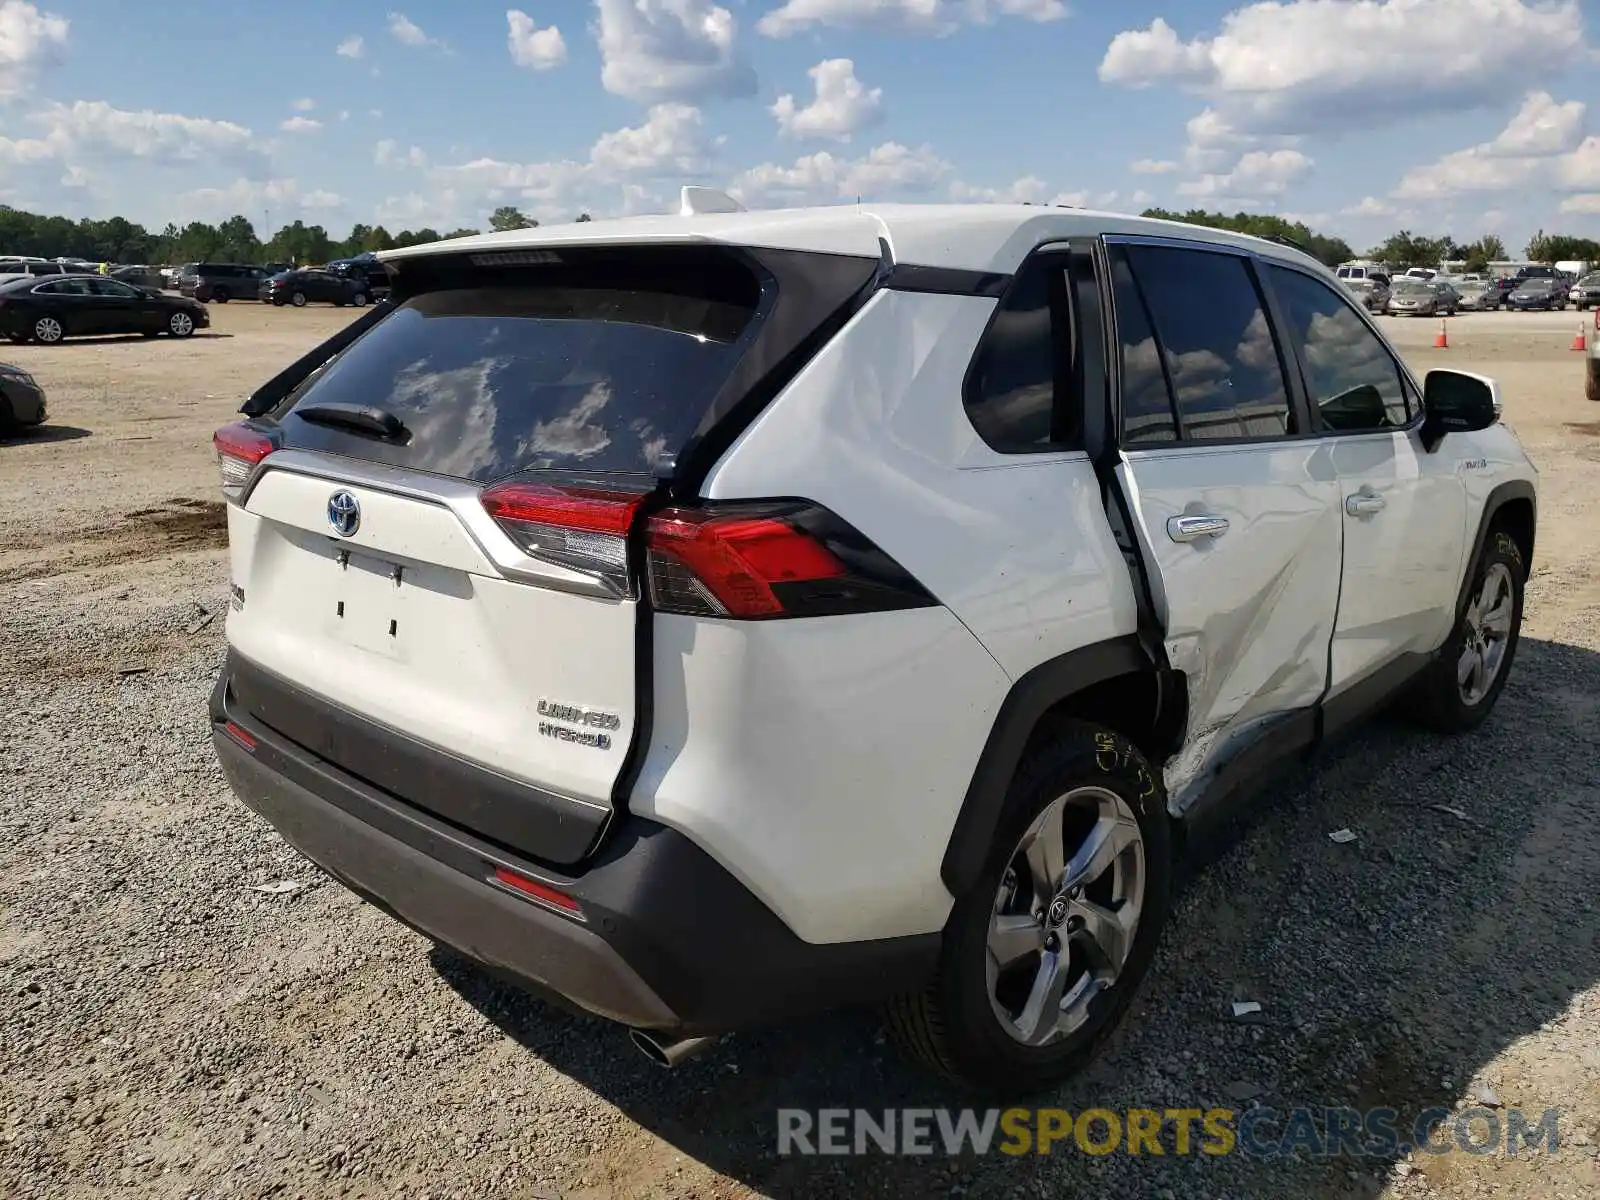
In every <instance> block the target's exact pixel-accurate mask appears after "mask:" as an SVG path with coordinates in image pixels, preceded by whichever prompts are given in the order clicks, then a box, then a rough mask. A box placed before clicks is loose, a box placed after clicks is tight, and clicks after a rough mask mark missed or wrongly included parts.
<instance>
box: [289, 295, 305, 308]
mask: <svg viewBox="0 0 1600 1200" xmlns="http://www.w3.org/2000/svg"><path fill="white" fill-rule="evenodd" d="M289 303H290V304H292V305H294V306H295V307H296V308H304V307H305V306H306V294H305V293H304V292H296V293H295V294H294V295H292V296H290V297H289Z"/></svg>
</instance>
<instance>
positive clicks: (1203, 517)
mask: <svg viewBox="0 0 1600 1200" xmlns="http://www.w3.org/2000/svg"><path fill="white" fill-rule="evenodd" d="M1227 532H1228V518H1227V517H1215V516H1212V515H1211V514H1210V513H1205V514H1200V515H1196V516H1186V517H1168V518H1167V536H1168V537H1169V538H1171V539H1172V540H1173V541H1175V542H1197V541H1199V540H1200V539H1201V538H1207V537H1221V536H1222V535H1223V534H1225V533H1227Z"/></svg>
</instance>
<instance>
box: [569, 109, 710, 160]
mask: <svg viewBox="0 0 1600 1200" xmlns="http://www.w3.org/2000/svg"><path fill="white" fill-rule="evenodd" d="M709 156H710V147H709V146H708V144H707V142H706V137H705V132H704V129H703V128H702V124H701V118H700V110H699V109H698V108H695V107H693V106H692V105H688V104H657V105H656V106H655V107H653V108H652V109H651V110H650V112H649V114H648V115H647V117H646V118H645V123H644V124H643V125H640V126H638V127H637V128H633V129H618V130H615V131H613V132H611V133H603V134H601V135H600V138H599V140H598V141H596V142H595V144H594V149H592V150H591V151H590V152H589V161H590V162H591V163H593V164H594V166H595V167H597V168H598V169H599V170H601V171H609V172H615V173H618V174H624V175H639V174H643V175H653V174H660V173H662V172H669V173H673V174H682V175H690V174H694V173H695V172H698V171H703V170H705V169H706V166H707V163H708V159H709Z"/></svg>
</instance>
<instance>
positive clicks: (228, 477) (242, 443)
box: [211, 421, 274, 500]
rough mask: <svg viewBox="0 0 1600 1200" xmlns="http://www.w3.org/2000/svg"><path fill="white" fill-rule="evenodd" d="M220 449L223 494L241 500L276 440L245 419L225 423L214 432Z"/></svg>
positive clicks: (218, 449)
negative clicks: (252, 473) (258, 466)
mask: <svg viewBox="0 0 1600 1200" xmlns="http://www.w3.org/2000/svg"><path fill="white" fill-rule="evenodd" d="M211 445H212V446H213V448H215V450H216V452H217V470H218V471H219V472H220V473H221V475H222V494H223V495H224V496H226V497H227V498H228V499H229V500H237V499H238V498H239V493H240V492H241V491H243V490H244V485H245V482H246V481H247V480H248V479H249V478H250V473H251V472H252V471H254V470H255V468H256V465H257V464H258V463H259V462H260V461H261V460H262V459H264V458H265V457H266V456H267V455H269V454H271V453H272V451H273V449H274V446H273V441H272V439H271V438H270V437H268V436H267V435H266V434H264V433H262V432H261V431H260V430H259V429H253V428H251V427H250V426H249V425H247V424H245V423H244V422H242V421H241V422H239V423H237V424H234V425H224V426H223V427H222V428H221V429H219V430H217V431H216V433H214V434H212V435H211Z"/></svg>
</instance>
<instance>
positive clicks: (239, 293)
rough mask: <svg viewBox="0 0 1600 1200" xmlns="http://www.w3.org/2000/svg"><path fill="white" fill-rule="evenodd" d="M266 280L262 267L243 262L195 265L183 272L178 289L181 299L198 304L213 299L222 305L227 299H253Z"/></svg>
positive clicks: (265, 271)
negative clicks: (189, 297) (193, 299)
mask: <svg viewBox="0 0 1600 1200" xmlns="http://www.w3.org/2000/svg"><path fill="white" fill-rule="evenodd" d="M266 278H267V269H266V268H265V267H252V266H246V265H245V264H243V263H195V264H194V270H193V272H192V273H189V272H186V273H185V275H184V277H183V281H182V286H181V288H180V290H181V291H182V292H183V294H184V295H185V296H193V297H194V298H195V299H196V300H200V301H202V302H207V303H209V302H210V301H213V300H215V301H216V302H217V303H218V304H226V303H227V302H228V301H229V300H254V299H255V298H256V296H257V294H258V293H259V292H260V290H261V282H262V280H264V279H266Z"/></svg>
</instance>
